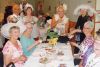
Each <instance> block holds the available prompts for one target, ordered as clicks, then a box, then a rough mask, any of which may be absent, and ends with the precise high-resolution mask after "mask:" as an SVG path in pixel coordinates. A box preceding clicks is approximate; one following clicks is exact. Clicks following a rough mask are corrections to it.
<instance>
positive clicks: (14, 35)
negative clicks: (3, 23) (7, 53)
mask: <svg viewBox="0 0 100 67" xmlns="http://www.w3.org/2000/svg"><path fill="white" fill-rule="evenodd" d="M19 36H20V30H19V29H12V30H11V32H10V37H11V38H13V39H16V40H17V39H18V37H19Z"/></svg>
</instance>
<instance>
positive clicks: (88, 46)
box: [70, 21, 94, 67]
mask: <svg viewBox="0 0 100 67" xmlns="http://www.w3.org/2000/svg"><path fill="white" fill-rule="evenodd" d="M93 28H94V23H93V22H91V21H87V22H85V24H84V27H83V30H82V31H83V33H84V34H85V36H86V37H85V39H84V40H83V41H82V42H81V44H80V46H79V45H78V44H77V43H73V45H74V46H76V47H78V48H79V49H80V53H79V54H80V56H81V62H80V65H79V67H85V66H86V63H87V59H88V57H89V56H90V55H91V54H92V53H93V44H94V38H93V36H92V31H93ZM82 31H81V30H79V29H76V30H74V31H72V32H71V33H70V34H73V33H76V32H82Z"/></svg>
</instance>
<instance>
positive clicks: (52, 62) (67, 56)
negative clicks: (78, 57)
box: [24, 43, 74, 67]
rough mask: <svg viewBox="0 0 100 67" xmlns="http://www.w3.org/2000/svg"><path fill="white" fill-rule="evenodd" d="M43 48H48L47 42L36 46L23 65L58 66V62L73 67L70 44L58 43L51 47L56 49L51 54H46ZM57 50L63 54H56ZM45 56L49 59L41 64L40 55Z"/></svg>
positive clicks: (31, 66) (33, 66)
mask: <svg viewBox="0 0 100 67" xmlns="http://www.w3.org/2000/svg"><path fill="white" fill-rule="evenodd" d="M45 48H50V45H48V44H47V43H43V44H40V45H39V46H37V48H36V50H35V51H34V52H33V54H32V55H31V56H30V57H29V58H28V60H27V61H26V63H25V64H24V67H59V65H60V64H65V65H66V67H74V62H73V56H72V51H71V46H70V44H67V45H65V44H62V43H58V44H57V45H56V46H55V47H54V48H53V49H55V50H56V51H55V52H54V53H52V54H50V55H49V54H47V53H46V50H45ZM58 51H62V52H63V53H64V55H62V56H59V55H57V52H58ZM43 56H45V57H47V58H48V59H49V60H48V62H47V63H45V64H42V63H40V62H39V60H40V58H41V57H43Z"/></svg>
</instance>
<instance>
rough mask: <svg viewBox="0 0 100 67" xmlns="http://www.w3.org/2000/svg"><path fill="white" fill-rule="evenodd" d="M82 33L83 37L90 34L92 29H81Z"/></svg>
mask: <svg viewBox="0 0 100 67" xmlns="http://www.w3.org/2000/svg"><path fill="white" fill-rule="evenodd" d="M83 32H84V34H85V35H87V34H91V32H92V29H91V28H89V27H84V28H83Z"/></svg>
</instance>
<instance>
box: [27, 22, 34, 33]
mask: <svg viewBox="0 0 100 67" xmlns="http://www.w3.org/2000/svg"><path fill="white" fill-rule="evenodd" d="M32 29H33V27H32V24H31V23H26V30H28V32H30V33H31V32H32Z"/></svg>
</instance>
